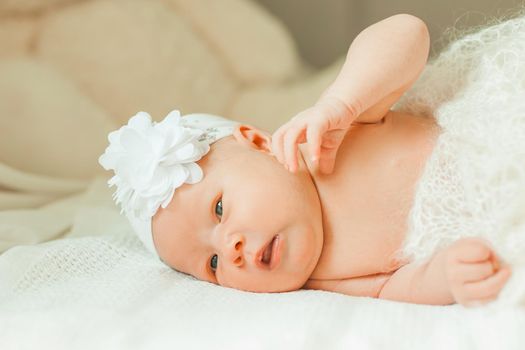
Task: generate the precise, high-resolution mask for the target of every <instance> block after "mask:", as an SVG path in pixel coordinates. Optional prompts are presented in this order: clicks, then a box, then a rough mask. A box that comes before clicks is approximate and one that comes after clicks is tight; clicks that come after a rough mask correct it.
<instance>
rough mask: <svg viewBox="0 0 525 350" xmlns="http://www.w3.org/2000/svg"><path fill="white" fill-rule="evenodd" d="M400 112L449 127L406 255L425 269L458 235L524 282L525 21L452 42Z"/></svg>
mask: <svg viewBox="0 0 525 350" xmlns="http://www.w3.org/2000/svg"><path fill="white" fill-rule="evenodd" d="M397 107H398V108H400V109H403V110H407V111H410V112H412V113H415V114H418V115H427V116H428V115H434V117H435V118H436V119H437V121H438V124H439V125H440V126H441V128H442V132H441V134H440V136H439V138H438V141H437V144H436V146H435V149H434V151H433V153H432V155H431V156H430V158H429V160H428V162H427V164H426V165H425V169H424V172H423V175H422V177H421V179H420V181H419V183H418V187H417V191H416V196H415V202H414V206H413V208H412V210H411V214H410V218H409V220H410V221H409V232H408V235H407V238H406V241H405V244H404V247H403V254H405V255H406V256H407V257H409V258H410V259H411V260H413V261H415V262H421V261H424V260H425V259H427V258H428V257H430V255H431V254H432V253H433V252H435V251H436V249H438V248H442V247H444V246H447V245H449V244H450V243H451V242H453V241H455V240H457V239H458V238H460V237H465V236H480V237H484V238H486V239H487V240H489V241H490V242H491V243H492V244H493V246H494V248H495V249H496V251H497V252H498V254H499V255H500V256H501V257H502V258H503V259H504V260H506V261H507V262H509V263H510V264H512V265H514V267H515V270H516V271H515V272H516V273H515V275H516V276H518V275H521V274H522V272H520V271H518V270H521V269H522V268H523V266H525V17H518V18H515V19H512V20H509V21H506V22H503V23H500V24H497V25H493V26H491V27H488V28H485V29H483V30H481V31H478V32H476V33H473V34H471V35H468V36H466V37H464V38H462V39H461V40H459V41H456V42H455V43H453V44H452V45H451V46H450V47H449V48H448V49H447V50H445V51H444V52H443V53H442V54H441V55H440V56H438V57H437V58H436V59H435V60H434V61H432V62H430V63H429V64H428V65H427V67H426V69H425V71H424V73H423V74H422V77H421V79H420V80H419V81H418V82H417V84H416V86H415V87H414V88H413V89H412V90H411V91H410V92H409V93H408V94H406V96H404V98H403V99H402V100H401V101H400V102H399V104H398V106H397ZM516 278H517V277H516ZM516 278H515V279H516ZM522 278H523V276H521V277H520V279H521V280H520V283H518V285H515V286H514V287H513V288H518V287H519V284H521V287H519V288H520V290H521V291H520V293H521V294H522V297H523V296H525V283H524V282H525V280H523V279H522ZM511 284H512V283H511ZM514 292H517V290H514ZM522 299H523V298H522Z"/></svg>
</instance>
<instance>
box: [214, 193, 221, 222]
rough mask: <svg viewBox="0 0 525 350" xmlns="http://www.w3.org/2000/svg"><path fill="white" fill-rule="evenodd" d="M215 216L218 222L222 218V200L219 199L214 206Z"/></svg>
mask: <svg viewBox="0 0 525 350" xmlns="http://www.w3.org/2000/svg"><path fill="white" fill-rule="evenodd" d="M215 215H217V217H218V218H219V220H220V219H221V217H222V198H219V200H218V201H217V204H215Z"/></svg>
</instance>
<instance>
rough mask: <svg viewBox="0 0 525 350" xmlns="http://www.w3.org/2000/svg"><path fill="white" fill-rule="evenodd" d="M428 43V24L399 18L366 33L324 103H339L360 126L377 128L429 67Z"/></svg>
mask: <svg viewBox="0 0 525 350" xmlns="http://www.w3.org/2000/svg"><path fill="white" fill-rule="evenodd" d="M429 46H430V38H429V34H428V29H427V27H426V25H425V23H424V22H423V21H422V20H420V19H419V18H417V17H414V16H412V15H408V14H399V15H395V16H392V17H388V18H386V19H384V20H382V21H380V22H378V23H375V24H373V25H371V26H370V27H368V28H366V29H365V30H363V31H362V32H361V33H360V34H359V35H358V36H357V37H356V38H355V39H354V41H353V42H352V44H351V46H350V48H349V50H348V54H347V57H346V61H345V63H344V65H343V68H342V70H341V72H340V73H339V75H338V76H337V78H336V80H335V81H334V82H333V83H332V84H331V85H330V86H329V87H328V88H327V89H326V91H325V92H324V93H323V95H322V96H321V99H320V100H321V101H322V100H324V99H326V100H332V99H336V100H339V101H341V102H343V103H344V104H345V105H346V107H347V108H348V109H350V110H353V111H355V115H356V117H357V121H359V122H376V121H378V120H380V119H381V118H383V116H384V115H385V114H386V113H387V112H388V110H389V109H390V107H391V106H392V105H393V104H394V103H395V102H396V101H397V100H398V99H399V98H400V97H401V96H402V95H403V93H404V92H405V91H406V90H407V89H408V88H409V87H410V86H411V85H412V84H413V83H414V81H415V80H416V79H417V78H418V76H419V74H420V73H421V71H422V70H423V68H424V67H425V64H426V62H427V58H428V52H429Z"/></svg>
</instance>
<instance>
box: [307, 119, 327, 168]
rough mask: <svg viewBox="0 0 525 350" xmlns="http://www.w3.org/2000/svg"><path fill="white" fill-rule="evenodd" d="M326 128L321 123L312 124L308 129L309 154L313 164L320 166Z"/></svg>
mask: <svg viewBox="0 0 525 350" xmlns="http://www.w3.org/2000/svg"><path fill="white" fill-rule="evenodd" d="M325 131H326V127H325V126H323V125H322V124H320V123H311V124H310V125H308V128H307V129H306V142H307V143H308V153H310V160H311V161H312V163H313V164H318V162H319V158H321V145H322V142H323V134H324V132H325Z"/></svg>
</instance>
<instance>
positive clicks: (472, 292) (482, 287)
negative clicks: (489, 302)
mask: <svg viewBox="0 0 525 350" xmlns="http://www.w3.org/2000/svg"><path fill="white" fill-rule="evenodd" d="M509 277H510V268H509V267H504V268H501V269H500V270H499V271H498V272H496V273H495V274H494V275H492V276H491V277H489V278H487V279H485V280H482V281H478V282H472V283H465V286H464V291H465V295H466V297H467V299H470V300H477V299H485V298H489V297H491V296H495V295H497V294H498V293H499V291H500V290H501V288H503V286H504V285H505V283H506V282H507V280H508V279H509Z"/></svg>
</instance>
